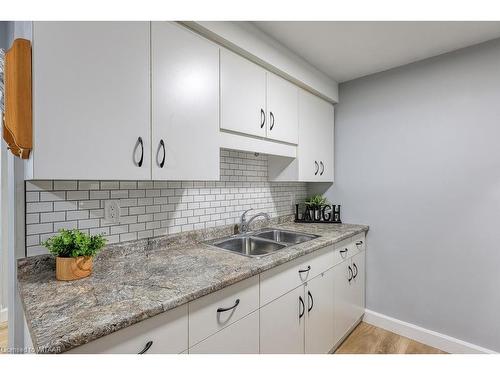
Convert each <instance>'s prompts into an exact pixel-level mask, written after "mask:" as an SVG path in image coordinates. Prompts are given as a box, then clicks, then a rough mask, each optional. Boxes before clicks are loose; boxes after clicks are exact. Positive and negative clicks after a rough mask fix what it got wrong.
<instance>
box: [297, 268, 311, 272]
mask: <svg viewBox="0 0 500 375" xmlns="http://www.w3.org/2000/svg"><path fill="white" fill-rule="evenodd" d="M310 270H311V266H307V268H306V269H305V270H299V273H302V272H309V271H310Z"/></svg>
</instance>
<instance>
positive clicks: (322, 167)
mask: <svg viewBox="0 0 500 375" xmlns="http://www.w3.org/2000/svg"><path fill="white" fill-rule="evenodd" d="M319 164H320V165H321V172H319V175H320V176H323V172H324V171H325V165H324V164H323V162H322V161H320V162H319Z"/></svg>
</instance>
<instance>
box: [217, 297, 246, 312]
mask: <svg viewBox="0 0 500 375" xmlns="http://www.w3.org/2000/svg"><path fill="white" fill-rule="evenodd" d="M239 304H240V299H239V298H238V299H237V300H236V301H235V302H234V305H233V306H231V307H219V308H218V309H217V312H218V313H221V312H225V311H229V310H233V309H235V308H236V306H238V305H239Z"/></svg>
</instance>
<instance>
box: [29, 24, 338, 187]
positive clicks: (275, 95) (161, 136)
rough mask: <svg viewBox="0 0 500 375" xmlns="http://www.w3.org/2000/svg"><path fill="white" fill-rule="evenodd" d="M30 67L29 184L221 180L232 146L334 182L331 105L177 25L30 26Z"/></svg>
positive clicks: (299, 175)
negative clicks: (223, 155)
mask: <svg viewBox="0 0 500 375" xmlns="http://www.w3.org/2000/svg"><path fill="white" fill-rule="evenodd" d="M32 66H33V90H32V99H33V150H32V152H31V154H30V158H29V160H28V162H27V164H26V178H27V179H108V180H151V179H152V180H218V179H219V173H220V172H219V170H220V166H219V163H220V158H219V150H220V147H229V148H236V149H244V150H246V151H254V152H263V153H268V154H270V155H273V154H274V155H282V156H287V157H288V158H285V159H286V160H292V161H293V163H292V164H293V166H294V167H293V168H289V167H287V166H284V165H283V164H282V163H281V162H280V163H274V162H273V160H274V159H272V158H271V163H270V176H271V178H272V179H273V180H287V181H333V106H332V105H331V104H330V103H328V102H326V101H324V100H322V99H320V98H318V97H316V96H314V95H312V94H310V93H308V92H306V91H304V90H303V89H301V88H299V87H298V86H296V85H294V84H292V83H291V82H289V81H287V80H285V79H283V78H282V77H280V76H278V75H276V74H274V73H271V72H269V71H267V70H265V69H264V68H262V67H261V66H260V65H258V64H255V63H253V62H252V61H250V60H247V59H246V58H244V57H242V56H240V55H238V54H235V53H233V52H231V51H229V50H227V49H225V48H223V47H220V46H219V45H217V44H215V43H213V42H211V41H209V40H208V39H205V38H204V37H202V36H200V35H199V34H196V33H195V32H193V31H191V30H189V29H187V28H185V27H183V26H181V25H179V24H177V23H175V22H34V23H33V54H32ZM311 168H312V169H311Z"/></svg>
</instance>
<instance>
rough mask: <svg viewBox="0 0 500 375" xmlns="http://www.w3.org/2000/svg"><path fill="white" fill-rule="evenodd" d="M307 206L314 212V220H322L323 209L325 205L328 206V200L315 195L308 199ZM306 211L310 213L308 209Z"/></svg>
mask: <svg viewBox="0 0 500 375" xmlns="http://www.w3.org/2000/svg"><path fill="white" fill-rule="evenodd" d="M305 204H306V206H307V207H309V209H310V210H312V214H313V217H312V218H313V219H314V220H320V218H321V208H322V207H323V206H325V205H327V204H328V200H327V199H326V198H325V197H323V196H322V195H321V194H316V195H313V196H312V197H309V198H308V199H306V201H305ZM306 211H308V210H307V209H306Z"/></svg>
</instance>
